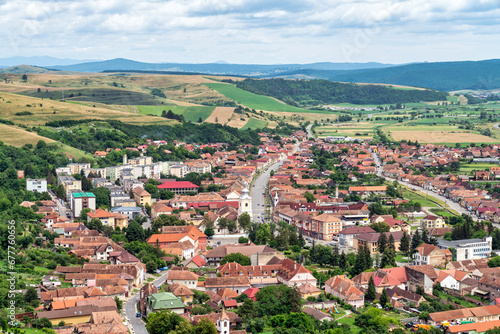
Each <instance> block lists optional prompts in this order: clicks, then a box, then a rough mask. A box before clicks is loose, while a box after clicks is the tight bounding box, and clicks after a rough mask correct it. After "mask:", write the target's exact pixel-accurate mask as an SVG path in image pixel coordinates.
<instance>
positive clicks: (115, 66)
mask: <svg viewBox="0 0 500 334" xmlns="http://www.w3.org/2000/svg"><path fill="white" fill-rule="evenodd" d="M389 66H394V65H390V64H381V63H328V62H324V63H313V64H283V65H257V64H248V65H245V64H225V63H223V62H217V63H207V64H178V63H158V64H156V63H143V62H139V61H134V60H129V59H124V58H116V59H111V60H105V61H98V62H87V63H81V64H74V65H65V66H51V68H54V69H58V70H61V71H75V72H102V71H170V72H196V73H207V74H227V75H244V76H253V77H255V76H265V75H277V74H281V73H286V72H289V71H295V70H303V69H314V70H326V71H329V70H358V69H374V68H384V67H389Z"/></svg>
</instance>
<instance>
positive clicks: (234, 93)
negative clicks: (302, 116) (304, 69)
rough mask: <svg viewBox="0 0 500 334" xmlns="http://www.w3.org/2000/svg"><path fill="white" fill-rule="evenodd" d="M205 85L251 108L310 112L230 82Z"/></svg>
mask: <svg viewBox="0 0 500 334" xmlns="http://www.w3.org/2000/svg"><path fill="white" fill-rule="evenodd" d="M205 85H206V86H207V87H210V88H212V89H213V90H215V91H217V92H219V93H221V94H222V95H224V96H226V97H228V98H230V99H231V100H234V101H235V102H236V103H239V104H242V105H244V106H246V107H248V108H251V109H256V110H266V111H284V112H295V113H307V112H310V111H308V110H306V109H301V108H297V107H293V106H290V105H288V104H284V103H281V102H279V101H277V100H275V99H273V98H270V97H268V96H263V95H257V94H254V93H250V92H247V91H245V90H243V89H240V88H238V87H236V86H233V85H230V84H224V83H206V84H205Z"/></svg>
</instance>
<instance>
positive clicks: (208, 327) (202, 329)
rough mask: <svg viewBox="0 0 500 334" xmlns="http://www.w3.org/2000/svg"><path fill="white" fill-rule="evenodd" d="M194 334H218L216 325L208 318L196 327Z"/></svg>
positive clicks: (203, 319)
mask: <svg viewBox="0 0 500 334" xmlns="http://www.w3.org/2000/svg"><path fill="white" fill-rule="evenodd" d="M192 333H193V334H217V328H216V327H215V324H214V323H213V322H211V321H210V320H208V319H207V318H202V319H201V320H200V321H199V322H198V323H197V324H196V325H195V326H194V327H193V331H192Z"/></svg>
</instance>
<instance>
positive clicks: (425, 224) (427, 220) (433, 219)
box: [420, 215, 446, 230]
mask: <svg viewBox="0 0 500 334" xmlns="http://www.w3.org/2000/svg"><path fill="white" fill-rule="evenodd" d="M420 227H421V228H423V229H428V230H430V229H433V228H443V227H446V223H445V222H444V219H443V218H441V217H438V216H434V215H427V216H425V217H424V218H423V219H422V220H421V222H420Z"/></svg>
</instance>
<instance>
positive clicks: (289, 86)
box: [235, 79, 448, 107]
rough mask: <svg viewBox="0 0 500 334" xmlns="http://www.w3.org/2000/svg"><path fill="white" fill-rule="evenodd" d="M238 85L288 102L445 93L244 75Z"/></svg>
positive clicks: (409, 98)
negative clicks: (258, 78)
mask: <svg viewBox="0 0 500 334" xmlns="http://www.w3.org/2000/svg"><path fill="white" fill-rule="evenodd" d="M235 84H236V86H237V87H238V88H241V89H244V90H246V91H249V92H251V93H254V94H260V95H267V96H271V97H274V98H277V99H279V100H281V101H284V102H286V103H288V104H291V105H296V106H303V107H306V106H316V105H321V104H336V103H353V104H396V103H412V102H421V101H441V100H446V97H447V96H448V93H446V92H439V91H435V90H429V89H426V90H422V89H407V88H405V89H398V88H392V87H387V86H383V85H356V84H346V83H339V82H332V81H328V80H286V79H265V80H254V79H246V80H243V81H237V82H235Z"/></svg>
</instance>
